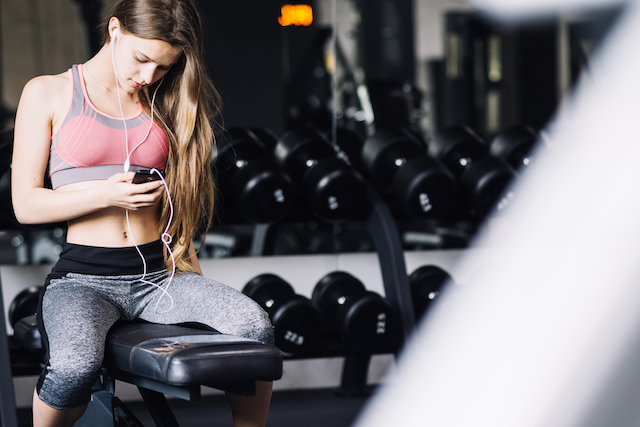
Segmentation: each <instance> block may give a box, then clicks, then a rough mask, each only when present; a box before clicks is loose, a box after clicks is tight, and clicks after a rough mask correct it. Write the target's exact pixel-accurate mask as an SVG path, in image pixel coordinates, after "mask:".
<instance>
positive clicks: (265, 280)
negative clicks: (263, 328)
mask: <svg viewBox="0 0 640 427" xmlns="http://www.w3.org/2000/svg"><path fill="white" fill-rule="evenodd" d="M242 292H243V293H244V294H245V295H247V296H249V297H250V298H252V299H253V300H254V301H256V302H257V303H258V304H260V306H261V307H262V308H263V309H264V310H265V311H266V312H267V313H268V314H269V318H270V319H271V323H273V326H274V328H275V344H276V346H277V347H278V348H279V349H280V350H282V351H284V352H285V353H294V354H296V353H304V352H305V351H308V350H310V349H312V348H313V346H314V345H315V344H316V342H317V338H318V336H319V334H320V328H321V321H322V315H321V313H320V310H319V309H318V308H317V307H316V306H315V305H313V303H312V302H311V301H310V300H309V299H308V298H306V297H304V296H302V295H298V294H296V293H295V292H294V290H293V287H292V286H291V285H290V284H289V283H288V282H286V281H285V280H284V279H282V278H281V277H279V276H277V275H275V274H270V273H266V274H260V275H258V276H256V277H254V278H253V279H251V280H250V281H249V282H248V283H247V284H246V285H245V287H244V288H243V289H242Z"/></svg>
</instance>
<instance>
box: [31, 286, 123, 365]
mask: <svg viewBox="0 0 640 427" xmlns="http://www.w3.org/2000/svg"><path fill="white" fill-rule="evenodd" d="M39 316H40V318H39V322H40V327H41V330H44V333H45V335H46V336H45V340H46V344H47V350H48V353H49V364H50V365H55V364H58V363H59V364H66V363H68V362H69V360H83V361H87V362H90V363H94V364H96V363H97V364H100V363H102V356H103V354H104V344H105V338H106V335H107V332H108V331H109V329H110V328H111V326H112V325H113V324H114V323H115V322H116V321H117V320H118V319H119V318H120V311H119V310H118V308H117V307H116V306H115V305H114V304H113V303H112V302H111V301H110V300H109V299H107V298H105V296H104V295H103V293H101V292H99V291H97V290H95V289H94V288H93V287H92V286H90V284H87V282H86V281H85V280H83V279H82V278H81V277H80V276H72V275H69V277H62V278H60V279H53V280H51V282H50V283H49V284H48V286H47V287H46V288H45V290H44V293H43V295H42V301H41V309H40V313H39Z"/></svg>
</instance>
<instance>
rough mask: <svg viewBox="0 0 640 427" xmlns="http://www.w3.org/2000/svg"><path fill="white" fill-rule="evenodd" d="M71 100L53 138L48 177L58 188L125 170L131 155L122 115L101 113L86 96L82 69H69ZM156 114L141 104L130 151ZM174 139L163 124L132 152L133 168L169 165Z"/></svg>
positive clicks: (131, 122) (130, 123)
mask: <svg viewBox="0 0 640 427" xmlns="http://www.w3.org/2000/svg"><path fill="white" fill-rule="evenodd" d="M69 83H70V86H71V89H70V92H71V93H70V100H69V107H68V109H67V114H66V116H65V118H64V120H63V121H62V124H60V125H59V127H58V128H57V129H54V131H53V136H52V138H51V152H50V154H49V177H50V178H51V184H52V187H53V189H54V190H55V189H56V188H58V187H60V186H61V185H66V184H71V183H74V182H80V181H90V180H99V179H107V178H109V177H110V176H112V175H114V174H116V173H121V172H124V169H123V165H124V163H125V161H126V159H127V154H128V153H127V149H126V144H125V128H124V124H123V122H122V118H118V117H112V116H109V115H107V114H104V113H101V112H99V111H98V110H97V109H96V108H95V107H94V106H93V104H91V101H90V100H89V97H88V96H87V89H86V87H85V85H84V77H83V75H82V67H81V66H79V65H74V66H73V67H72V68H71V69H69ZM150 121H151V118H150V117H149V115H148V114H146V113H145V112H144V110H143V109H142V108H140V111H138V113H137V114H136V115H135V116H134V117H131V118H128V119H126V123H127V135H128V137H129V150H133V149H134V147H136V146H137V145H138V144H139V143H140V141H142V140H143V139H144V138H145V136H146V135H147V132H148V131H149V125H150V124H151V123H150ZM168 150H169V141H168V138H167V135H166V133H165V132H164V130H163V129H162V127H161V126H160V125H159V124H158V123H153V126H152V127H151V131H150V132H149V136H148V137H147V138H146V140H145V141H144V142H143V143H142V144H141V145H140V146H138V148H135V150H134V151H133V153H131V156H130V160H129V161H130V164H131V166H130V168H129V170H130V171H137V170H138V169H142V168H156V169H164V168H165V165H166V163H167V154H168Z"/></svg>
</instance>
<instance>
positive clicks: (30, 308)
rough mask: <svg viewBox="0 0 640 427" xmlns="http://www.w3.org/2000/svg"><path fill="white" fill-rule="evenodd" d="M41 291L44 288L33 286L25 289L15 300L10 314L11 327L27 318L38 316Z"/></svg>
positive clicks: (10, 307) (11, 305) (10, 308)
mask: <svg viewBox="0 0 640 427" xmlns="http://www.w3.org/2000/svg"><path fill="white" fill-rule="evenodd" d="M41 289H42V286H31V287H28V288H26V289H23V290H22V291H20V292H19V293H18V295H16V296H15V297H14V298H13V300H12V301H11V304H10V305H9V312H8V317H9V324H10V325H11V327H14V326H15V325H16V323H18V322H19V321H20V320H22V319H24V318H25V317H28V316H33V315H34V314H36V311H37V310H38V301H39V299H40V290H41Z"/></svg>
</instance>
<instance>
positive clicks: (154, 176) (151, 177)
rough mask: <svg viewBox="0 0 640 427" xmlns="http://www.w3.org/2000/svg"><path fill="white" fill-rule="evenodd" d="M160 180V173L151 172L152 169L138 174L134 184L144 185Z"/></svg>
mask: <svg viewBox="0 0 640 427" xmlns="http://www.w3.org/2000/svg"><path fill="white" fill-rule="evenodd" d="M160 173H162V171H160ZM159 179H160V174H158V172H156V171H153V172H151V169H140V170H138V171H137V172H136V174H135V176H134V177H133V181H132V182H133V183H134V184H144V183H145V182H152V181H157V180H159Z"/></svg>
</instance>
